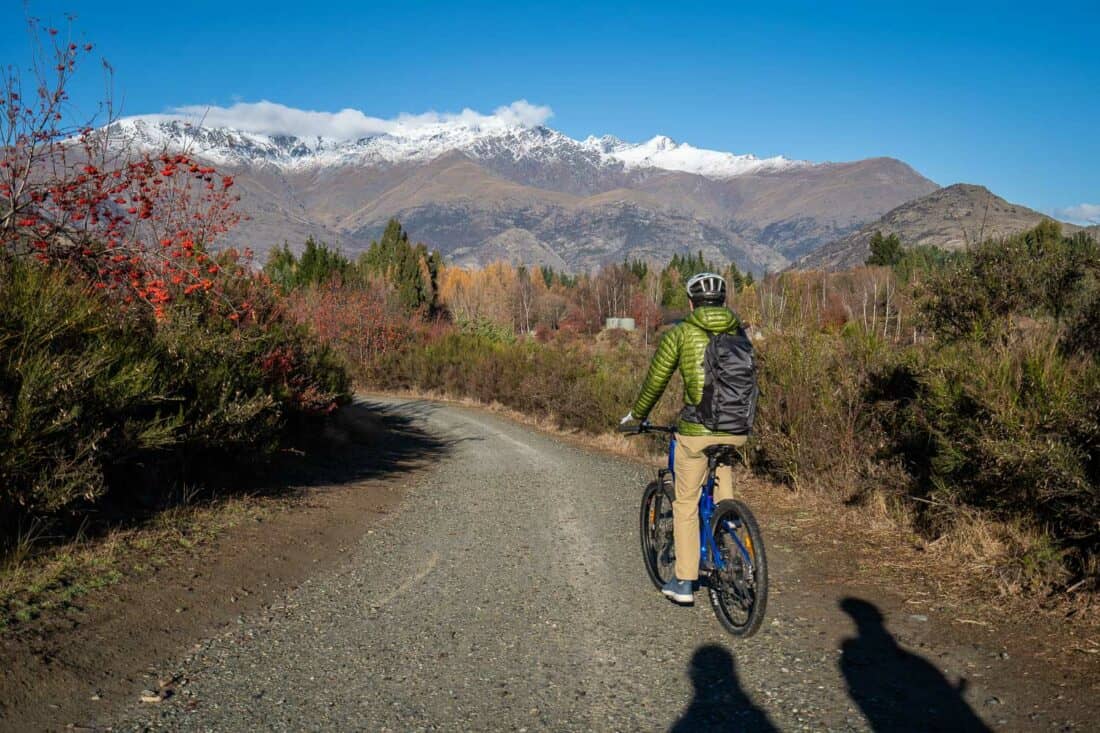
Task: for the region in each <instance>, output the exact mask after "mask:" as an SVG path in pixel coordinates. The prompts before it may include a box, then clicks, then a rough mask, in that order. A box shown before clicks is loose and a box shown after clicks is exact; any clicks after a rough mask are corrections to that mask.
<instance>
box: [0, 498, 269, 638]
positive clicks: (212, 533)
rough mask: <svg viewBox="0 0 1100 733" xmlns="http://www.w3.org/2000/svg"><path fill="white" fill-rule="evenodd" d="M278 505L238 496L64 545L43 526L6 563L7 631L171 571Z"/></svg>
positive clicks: (1, 575) (0, 612)
mask: <svg viewBox="0 0 1100 733" xmlns="http://www.w3.org/2000/svg"><path fill="white" fill-rule="evenodd" d="M271 501H272V500H271V499H256V498H251V497H237V498H231V499H226V500H222V501H218V502H216V503H213V504H206V505H198V506H190V505H182V506H177V507H174V508H171V509H167V510H165V511H163V512H160V513H159V514H157V515H156V516H155V517H154V518H153V519H152V520H150V521H149V522H148V523H147V524H146V525H143V526H141V527H139V528H131V529H116V530H111V531H109V532H107V533H106V534H105V535H103V536H102V537H97V538H95V539H87V538H85V537H84V536H83V534H82V533H81V534H79V535H78V536H77V537H75V538H74V539H71V540H67V541H65V542H63V543H60V544H57V543H53V542H51V538H50V537H48V536H47V535H45V533H44V532H43V530H42V526H41V525H37V526H36V527H35V528H34V529H33V530H31V531H28V532H27V533H25V534H24V535H23V536H22V537H21V538H20V541H19V542H18V544H17V545H16V546H15V547H14V549H13V550H12V551H10V552H9V553H8V554H7V555H6V556H5V557H4V558H3V560H2V561H0V631H3V630H6V629H10V628H14V627H16V626H18V625H20V624H25V623H27V622H30V621H33V620H34V619H36V618H39V617H40V616H43V615H44V614H47V613H48V612H53V611H59V610H65V609H69V608H73V607H77V606H78V605H79V602H80V599H81V598H82V597H83V596H86V595H87V594H88V593H90V592H92V591H94V590H97V589H100V588H105V587H108V586H111V585H114V584H115V583H117V582H119V581H120V580H122V579H123V578H132V577H140V576H142V575H145V574H147V573H149V572H151V571H153V570H155V569H156V568H158V567H162V566H165V565H168V564H169V563H171V562H173V560H174V559H175V558H177V557H178V556H179V554H180V553H190V552H194V551H196V549H197V548H198V547H200V546H202V545H204V544H207V543H209V542H210V540H212V539H213V538H214V537H216V536H218V535H219V534H220V533H222V532H224V531H225V530H226V529H228V528H230V527H233V526H236V525H238V524H240V523H241V522H243V521H244V520H246V519H254V518H256V517H259V516H262V515H263V514H265V513H266V512H268V511H270V510H271V507H272V505H271V503H270V502H271Z"/></svg>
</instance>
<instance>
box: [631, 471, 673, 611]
mask: <svg viewBox="0 0 1100 733" xmlns="http://www.w3.org/2000/svg"><path fill="white" fill-rule="evenodd" d="M639 519H640V522H639V529H640V535H641V540H642V558H643V559H644V560H645V569H646V572H647V573H648V574H649V579H650V580H651V581H653V585H655V586H657V589H658V590H660V589H661V587H662V586H663V585H664V584H665V583H666V582H667V581H668V580H669V579H671V578H672V576H673V574H674V572H675V565H676V548H675V545H674V544H673V542H672V485H671V482H670V481H667V480H665V481H652V482H650V484H649V486H646V489H645V493H644V494H642V511H641V516H640V518H639Z"/></svg>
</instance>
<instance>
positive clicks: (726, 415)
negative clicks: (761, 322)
mask: <svg viewBox="0 0 1100 733" xmlns="http://www.w3.org/2000/svg"><path fill="white" fill-rule="evenodd" d="M703 374H704V378H703V399H702V400H701V401H700V402H699V405H698V406H697V407H696V408H695V414H696V416H697V417H698V418H699V423H701V424H702V425H703V426H704V427H705V428H707V429H708V430H715V431H719V432H723V433H732V434H734V435H748V434H749V433H751V432H752V423H753V420H754V419H755V418H756V401H757V399H758V398H759V397H760V388H759V387H758V386H757V384H756V359H755V358H754V357H753V352H752V341H750V340H749V336H748V334H746V333H745V329H744V328H738V329H737V332H736V333H715V334H711V335H710V343H708V344H707V350H706V352H705V353H704V355H703Z"/></svg>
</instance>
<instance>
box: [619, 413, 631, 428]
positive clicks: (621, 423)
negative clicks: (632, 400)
mask: <svg viewBox="0 0 1100 733" xmlns="http://www.w3.org/2000/svg"><path fill="white" fill-rule="evenodd" d="M633 419H634V413H632V412H628V413H626V417H624V418H623V419H622V420H620V421H619V424H620V425H626V424H627V423H628V422H630V421H631V420H633Z"/></svg>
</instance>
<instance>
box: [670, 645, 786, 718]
mask: <svg viewBox="0 0 1100 733" xmlns="http://www.w3.org/2000/svg"><path fill="white" fill-rule="evenodd" d="M688 674H689V675H691V684H692V686H693V687H694V688H695V693H694V697H692V700H691V703H690V704H689V705H688V707H687V710H685V711H684V714H683V715H682V716H681V717H680V719H679V720H677V721H676V722H675V723H674V724H673V726H672V727H671V728H670V729H669V730H670V731H671V733H694V732H695V731H703V730H728V731H762V732H763V733H769V732H770V731H777V730H778V729H777V728H776V727H775V726H774V725H773V724H772V722H771V721H770V720H769V719H768V716H767V715H765V714H764V711H762V710H761V709H760V708H758V707H756V705H754V704H753V702H752V700H750V699H749V698H748V696H747V695H746V694H745V692H744V691H743V690H742V689H741V685H740V684H739V683H738V681H737V670H736V667H735V663H734V661H733V655H732V654H730V653H729V652H728V651H727V650H726V649H724V648H722V647H720V646H718V645H717V644H706V645H704V646H701V647H699V648H698V649H696V650H695V654H693V655H692V657H691V663H690V664H689V665H688Z"/></svg>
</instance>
